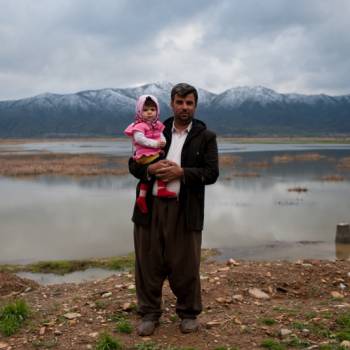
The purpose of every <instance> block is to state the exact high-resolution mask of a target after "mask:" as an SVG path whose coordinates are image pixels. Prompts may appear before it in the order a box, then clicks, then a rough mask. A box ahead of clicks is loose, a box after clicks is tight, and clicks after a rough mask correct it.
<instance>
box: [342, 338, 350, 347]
mask: <svg viewBox="0 0 350 350" xmlns="http://www.w3.org/2000/svg"><path fill="white" fill-rule="evenodd" d="M340 346H341V347H343V348H345V349H350V341H349V340H343V341H342V342H341V343H340Z"/></svg>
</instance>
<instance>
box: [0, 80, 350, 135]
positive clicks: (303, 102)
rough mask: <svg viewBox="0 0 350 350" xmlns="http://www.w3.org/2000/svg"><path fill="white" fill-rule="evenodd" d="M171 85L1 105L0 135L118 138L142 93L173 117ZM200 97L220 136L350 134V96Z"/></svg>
mask: <svg viewBox="0 0 350 350" xmlns="http://www.w3.org/2000/svg"><path fill="white" fill-rule="evenodd" d="M172 86H173V84H172V83H170V82H155V83H149V84H144V85H141V86H137V87H129V88H104V89H95V90H93V89H90V90H83V91H79V92H76V93H70V94H56V93H49V92H46V93H42V94H39V95H36V96H33V97H27V98H24V99H17V100H5V101H0V137H3V138H8V137H48V135H49V136H55V135H56V136H58V135H60V136H64V135H67V136H71V135H76V136H112V135H115V136H120V135H122V134H123V130H124V129H125V127H126V126H127V125H128V124H129V123H130V122H132V120H133V116H134V109H135V101H136V98H137V97H138V96H139V95H141V94H153V95H155V96H156V97H157V98H158V100H159V103H160V108H161V119H163V120H164V119H165V118H166V117H167V116H169V115H170V114H171V111H170V108H169V102H170V91H171V88H172ZM198 94H199V100H198V110H197V115H198V117H199V118H200V119H202V120H204V121H205V122H206V123H207V124H208V126H209V127H210V128H211V129H213V130H214V131H215V132H217V133H218V134H220V135H231V136H251V135H256V136H262V135H266V136H271V135H277V136H291V135H296V136H305V135H310V136H311V135H313V136H316V135H337V134H342V135H343V134H350V112H349V111H350V95H339V96H331V95H326V94H315V95H305V94H299V93H278V92H276V91H274V90H272V89H269V88H266V87H264V86H259V85H258V86H237V87H232V88H230V89H226V90H225V91H223V92H222V93H213V92H210V91H208V90H205V89H202V88H198Z"/></svg>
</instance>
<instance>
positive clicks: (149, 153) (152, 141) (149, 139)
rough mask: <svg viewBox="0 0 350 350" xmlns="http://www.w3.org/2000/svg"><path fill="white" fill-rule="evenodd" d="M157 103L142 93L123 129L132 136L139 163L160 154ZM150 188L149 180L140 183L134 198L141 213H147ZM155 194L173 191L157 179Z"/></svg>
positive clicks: (168, 194) (170, 194) (171, 194)
mask: <svg viewBox="0 0 350 350" xmlns="http://www.w3.org/2000/svg"><path fill="white" fill-rule="evenodd" d="M159 114H160V109H159V103H158V101H157V99H156V98H155V97H154V96H152V95H142V96H140V97H139V98H138V100H137V102H136V116H135V121H134V122H133V123H132V124H130V125H129V126H128V127H127V128H126V129H125V131H124V133H125V134H126V135H127V136H130V137H132V139H133V145H134V147H135V152H134V159H135V161H136V162H138V163H141V164H150V163H152V162H154V161H156V160H157V159H159V157H160V156H161V154H162V153H163V151H162V150H161V149H162V148H164V147H165V144H166V140H165V137H164V135H163V133H162V131H163V130H164V125H163V123H161V122H160V121H159ZM149 189H150V183H149V182H147V183H146V182H142V183H141V184H140V192H139V195H138V197H137V199H136V205H137V206H138V208H139V209H140V211H141V212H142V213H147V212H148V208H147V203H146V195H147V192H148V190H149ZM157 196H158V197H165V198H172V197H176V194H175V193H174V192H171V191H168V190H167V188H166V184H165V183H164V182H163V181H162V180H159V179H158V180H157Z"/></svg>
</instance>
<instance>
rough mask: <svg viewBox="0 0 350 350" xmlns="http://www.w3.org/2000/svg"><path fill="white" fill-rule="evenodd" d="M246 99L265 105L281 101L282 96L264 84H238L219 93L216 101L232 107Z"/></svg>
mask: <svg viewBox="0 0 350 350" xmlns="http://www.w3.org/2000/svg"><path fill="white" fill-rule="evenodd" d="M246 101H250V102H258V103H260V104H261V105H266V104H268V103H277V102H282V101H283V96H282V95H281V94H279V93H277V92H276V91H274V90H272V89H268V88H266V87H264V86H254V87H250V86H238V87H235V88H232V89H229V90H226V91H224V92H223V93H222V94H220V95H219V96H218V100H217V103H220V104H222V105H223V106H225V107H234V106H239V105H241V104H242V103H244V102H246Z"/></svg>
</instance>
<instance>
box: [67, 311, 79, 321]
mask: <svg viewBox="0 0 350 350" xmlns="http://www.w3.org/2000/svg"><path fill="white" fill-rule="evenodd" d="M63 317H65V318H67V319H68V320H74V319H76V318H78V317H81V314H79V313H78V312H67V313H66V314H64V315H63Z"/></svg>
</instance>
